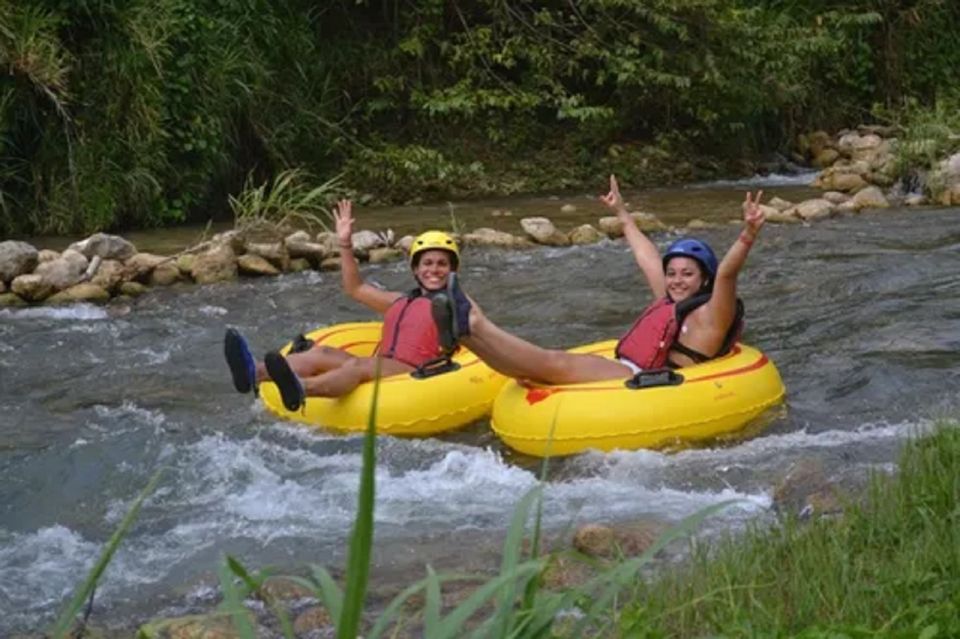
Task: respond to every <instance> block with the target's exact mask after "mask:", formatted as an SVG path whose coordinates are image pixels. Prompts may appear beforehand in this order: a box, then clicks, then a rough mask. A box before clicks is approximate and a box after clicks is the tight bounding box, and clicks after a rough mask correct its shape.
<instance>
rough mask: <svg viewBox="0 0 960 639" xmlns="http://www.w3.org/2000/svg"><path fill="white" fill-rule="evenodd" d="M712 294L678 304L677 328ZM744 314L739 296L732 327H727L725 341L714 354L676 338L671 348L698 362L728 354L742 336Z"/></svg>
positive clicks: (694, 297)
mask: <svg viewBox="0 0 960 639" xmlns="http://www.w3.org/2000/svg"><path fill="white" fill-rule="evenodd" d="M710 295H711V294H710V293H701V294H699V295H694V296H693V297H691V298H688V299H685V300H683V301H682V302H680V303H679V304H677V327H678V329H677V330H679V328H680V327H682V326H683V321H684V320H685V319H686V317H687V315H689V314H690V313H692V312H693V311H694V310H696V309H698V308H700V307H701V306H703V305H704V304H706V303H707V302H708V301H709V300H710ZM743 314H744V307H743V300H741V299H740V298H739V297H738V298H737V307H736V311H734V315H733V321H732V322H731V323H730V328H728V329H727V333H726V335H724V336H723V343H722V344H721V346H720V348H719V350H717V352H716V353H715V354H714V355H712V356H711V355H705V354H703V353H701V352H700V351H695V350H693V349H692V348H690V347H689V346H684V345H683V344H681V343H680V340H674V342H673V346H671V350H674V351H677V352H678V353H681V354H683V355H686V356H687V357H689V358H690V359H692V360H693V361H695V362H697V363H698V364H700V363H702V362H706V361H708V360H711V359H713V358H715V357H720V356H721V355H726V354H727V353H729V352H730V349H732V348H733V344H734V342H736V341H737V338H738V337H739V336H740V331H741V329H742V328H743Z"/></svg>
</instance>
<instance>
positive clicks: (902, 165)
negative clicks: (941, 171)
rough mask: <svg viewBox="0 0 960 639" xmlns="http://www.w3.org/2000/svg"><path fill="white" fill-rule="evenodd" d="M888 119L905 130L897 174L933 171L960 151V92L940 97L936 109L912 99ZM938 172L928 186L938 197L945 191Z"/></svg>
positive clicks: (899, 153)
mask: <svg viewBox="0 0 960 639" xmlns="http://www.w3.org/2000/svg"><path fill="white" fill-rule="evenodd" d="M888 117H891V118H896V121H897V122H898V124H899V125H900V126H901V127H902V128H903V134H902V136H900V146H899V147H898V149H897V155H896V157H897V173H898V174H899V175H901V176H906V175H909V174H910V173H911V172H912V171H916V170H930V169H933V168H935V166H936V165H937V164H938V163H939V162H940V161H941V160H943V159H944V158H946V157H948V156H950V155H952V154H953V153H956V152H957V151H960V92H958V93H955V94H953V95H945V96H944V97H942V98H938V99H937V100H936V102H935V103H934V104H933V106H932V107H925V106H921V105H920V104H919V102H918V101H916V100H910V101H908V102H907V105H906V107H905V108H903V109H902V110H901V111H899V112H898V113H895V114H891V115H889V116H888ZM938 179H939V176H938V174H937V173H936V172H933V173H932V174H931V180H930V181H928V183H927V186H928V187H929V188H930V190H931V191H933V193H934V195H935V194H936V193H937V192H938V190H939V189H940V188H942V186H943V185H942V184H940V183H939V182H938Z"/></svg>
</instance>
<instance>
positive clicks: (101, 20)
mask: <svg viewBox="0 0 960 639" xmlns="http://www.w3.org/2000/svg"><path fill="white" fill-rule="evenodd" d="M956 24H960V4H958V3H955V2H947V1H945V0H850V1H845V2H840V1H838V0H810V1H808V2H796V1H793V0H582V1H580V2H566V1H555V0H545V1H543V2H529V1H523V0H507V1H504V0H455V1H454V2H447V1H444V0H408V1H407V2H398V1H397V0H381V1H379V2H372V1H370V0H330V1H329V2H323V3H315V2H305V1H303V0H276V1H271V2H267V1H265V0H150V1H147V0H0V69H3V71H4V73H2V74H0V233H2V234H5V235H6V234H10V233H29V232H61V233H62V232H68V231H78V230H92V229H108V228H124V227H132V226H149V225H165V224H171V223H176V222H180V221H183V220H187V219H200V220H206V219H207V218H208V217H210V216H211V215H216V214H219V213H221V212H223V211H226V210H227V196H228V194H230V193H236V192H237V191H239V189H240V187H241V186H242V184H244V182H245V180H246V179H247V178H248V176H253V178H254V180H255V181H257V182H256V183H259V182H262V181H264V180H265V179H266V178H269V177H271V176H273V175H275V174H276V173H278V172H279V171H281V170H283V169H288V168H299V169H304V170H307V171H309V172H311V173H312V174H313V175H314V176H315V178H316V179H317V180H318V181H322V180H325V179H329V178H331V177H333V176H335V175H341V174H342V179H341V185H342V188H344V189H347V190H348V191H355V192H357V193H359V194H361V195H363V194H367V193H371V194H374V195H375V196H376V197H378V198H379V199H383V200H397V201H403V200H409V199H414V198H425V197H440V196H447V195H463V194H479V193H492V192H498V193H509V192H516V191H521V190H524V191H527V190H537V189H544V188H563V187H569V186H573V185H576V184H579V183H582V182H583V181H584V180H592V181H593V182H595V181H596V176H597V175H598V174H602V172H606V171H609V170H615V171H617V172H618V173H621V174H623V175H624V177H625V179H626V181H627V182H628V183H632V184H635V185H639V184H644V183H652V182H657V181H664V180H671V179H676V180H684V179H691V178H699V177H708V176H709V175H711V174H716V173H717V172H723V171H729V170H730V167H731V166H735V164H731V162H735V161H736V160H738V159H741V158H749V157H756V155H757V154H758V153H761V152H765V151H771V150H777V149H781V150H782V149H786V148H787V147H788V146H789V143H790V140H792V139H793V136H794V134H795V133H797V132H799V131H803V130H807V129H811V128H827V129H830V128H837V127H839V126H842V125H847V124H855V123H858V122H861V121H864V120H869V119H871V118H875V117H878V115H879V114H880V113H886V114H891V113H893V114H896V113H899V112H900V109H901V108H902V107H903V106H904V105H909V106H910V108H911V109H914V110H915V109H917V107H918V106H919V107H920V108H924V107H926V108H930V109H932V108H933V107H935V105H936V104H937V103H938V100H942V99H943V98H944V97H945V93H946V92H948V91H950V90H952V88H953V85H955V84H956V75H955V74H956V69H957V68H960V33H958V32H957V30H956V29H955V25H956Z"/></svg>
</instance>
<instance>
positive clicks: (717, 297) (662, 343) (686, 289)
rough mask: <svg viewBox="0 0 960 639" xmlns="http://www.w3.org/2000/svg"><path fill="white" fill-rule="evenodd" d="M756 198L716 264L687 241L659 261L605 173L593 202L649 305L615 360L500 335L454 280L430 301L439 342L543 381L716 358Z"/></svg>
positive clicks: (734, 326)
mask: <svg viewBox="0 0 960 639" xmlns="http://www.w3.org/2000/svg"><path fill="white" fill-rule="evenodd" d="M762 195H763V192H762V191H761V192H759V193H757V195H756V196H755V197H754V196H753V195H752V194H751V193H747V195H746V198H745V200H744V203H743V221H744V225H743V229H742V230H741V232H740V235H739V236H738V237H737V240H736V241H735V242H734V243H733V245H732V246H731V247H730V249H729V250H728V251H727V253H726V255H725V256H724V257H723V260H722V261H720V262H718V261H717V258H716V256H715V255H714V253H713V251H712V250H711V249H710V247H709V246H708V245H707V244H705V243H704V242H701V241H700V240H696V239H693V238H684V239H681V240H678V241H676V242H674V243H673V244H671V245H670V247H669V248H668V249H667V252H666V253H665V254H664V255H663V256H662V257H661V256H660V253H659V251H658V250H657V247H656V245H654V243H653V242H652V241H650V239H649V238H648V237H647V236H646V235H644V234H643V233H642V232H641V231H640V229H639V228H637V225H636V223H635V222H634V220H633V217H631V216H630V214H629V213H628V212H627V209H626V207H625V206H624V203H623V198H622V197H621V195H620V189H619V186H618V185H617V180H616V178H615V177H614V176H612V175H611V176H610V191H609V193H607V194H606V195H604V196H602V197H601V198H600V200H601V201H602V202H603V203H604V204H605V205H607V206H608V207H609V208H611V209H613V210H614V211H615V212H616V214H617V217H618V218H619V219H620V221H621V222H622V223H623V231H624V236H625V237H626V240H627V242H628V243H629V245H630V248H631V250H632V251H633V257H634V259H635V260H636V262H637V265H638V266H639V267H640V271H641V272H642V273H643V275H644V277H645V279H646V280H647V284H648V285H649V286H650V289H651V290H652V291H653V295H654V300H655V301H654V302H653V303H652V304H651V305H650V306H649V307H647V309H646V310H645V311H644V312H643V313H642V314H641V315H640V317H639V318H638V319H637V321H636V322H635V323H634V325H633V326H632V327H631V329H630V330H629V331H628V332H627V333H626V334H625V335H624V336H623V337H622V338H621V340H620V342H619V343H618V344H617V359H616V360H612V359H608V358H604V357H600V356H597V355H589V354H582V353H569V352H567V351H562V350H553V349H546V348H542V347H540V346H537V345H535V344H531V343H530V342H527V341H526V340H523V339H521V338H519V337H517V336H516V335H513V334H511V333H508V332H507V331H505V330H503V329H502V328H500V327H499V326H497V325H496V324H494V323H493V322H491V321H490V320H489V319H488V318H487V317H486V316H485V315H484V314H483V312H482V311H481V310H480V309H479V308H478V307H477V306H476V304H474V303H473V302H472V300H469V299H468V298H467V297H466V296H465V295H463V293H462V292H461V291H460V290H459V288H457V286H456V278H452V280H451V281H452V286H451V287H450V289H449V291H448V295H447V296H438V297H437V298H435V301H434V303H433V311H434V318H435V320H436V321H437V325H438V328H439V329H440V332H441V336H442V337H441V341H444V340H446V341H453V340H456V339H459V340H460V341H462V342H463V344H465V345H466V346H467V347H468V348H470V350H472V351H473V352H474V353H476V354H477V355H478V356H479V357H480V358H482V359H483V360H484V361H485V362H486V363H487V364H488V365H489V366H490V367H492V368H494V369H496V370H497V371H499V372H501V373H503V374H505V375H509V376H511V377H519V378H525V379H531V380H535V381H539V382H543V383H548V384H573V383H581V382H593V381H601V380H605V379H624V378H628V377H631V376H633V375H634V374H636V373H637V372H638V371H640V370H644V369H646V370H649V369H651V368H659V367H662V366H670V367H673V368H680V367H683V366H689V365H691V364H695V363H698V362H701V361H706V360H708V359H711V358H714V357H717V356H719V355H722V354H724V353H726V351H727V350H729V348H730V347H731V346H732V344H733V342H734V341H735V340H736V338H737V336H738V334H739V330H740V322H741V317H740V316H741V314H742V306H741V305H740V303H739V301H738V299H737V275H738V274H739V272H740V269H741V267H742V266H743V264H744V262H745V261H746V259H747V255H748V254H749V252H750V247H751V246H752V244H753V242H754V240H756V237H757V233H759V231H760V229H761V227H762V226H763V223H764V221H765V219H764V215H763V212H762V211H761V209H760V198H761V197H762ZM451 300H452V301H451Z"/></svg>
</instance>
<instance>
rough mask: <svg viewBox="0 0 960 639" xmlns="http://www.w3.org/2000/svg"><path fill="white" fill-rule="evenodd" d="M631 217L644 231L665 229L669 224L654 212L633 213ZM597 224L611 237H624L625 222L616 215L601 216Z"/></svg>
mask: <svg viewBox="0 0 960 639" xmlns="http://www.w3.org/2000/svg"><path fill="white" fill-rule="evenodd" d="M630 217H632V218H633V221H634V222H635V223H636V224H637V228H639V229H640V230H641V231H643V232H644V233H651V232H653V231H665V230H666V229H667V225H666V224H664V223H663V222H661V221H660V219H659V218H658V217H657V216H656V215H654V214H653V213H642V212H637V213H631V214H630ZM597 226H599V227H600V230H601V231H602V232H603V233H606V234H607V235H608V236H609V237H612V238H618V237H623V222H621V221H620V218H618V217H617V216H616V215H607V216H604V217H601V218H600V219H599V220H598V221H597Z"/></svg>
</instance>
